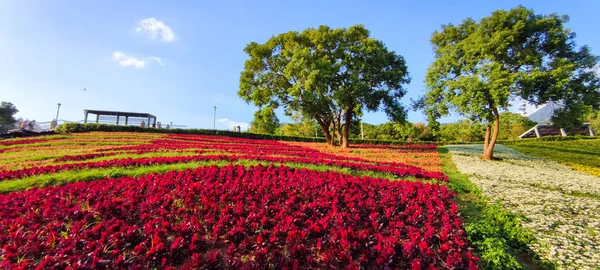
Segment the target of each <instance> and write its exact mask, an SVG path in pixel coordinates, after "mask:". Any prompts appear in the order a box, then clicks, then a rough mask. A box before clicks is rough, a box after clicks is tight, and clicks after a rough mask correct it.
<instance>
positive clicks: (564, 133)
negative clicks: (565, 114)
mask: <svg viewBox="0 0 600 270" xmlns="http://www.w3.org/2000/svg"><path fill="white" fill-rule="evenodd" d="M560 136H563V137H567V132H566V131H565V129H564V128H561V129H560Z"/></svg>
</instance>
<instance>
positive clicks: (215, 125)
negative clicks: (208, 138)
mask: <svg viewBox="0 0 600 270" xmlns="http://www.w3.org/2000/svg"><path fill="white" fill-rule="evenodd" d="M213 109H214V110H215V112H214V114H213V129H214V130H217V106H214V107H213Z"/></svg>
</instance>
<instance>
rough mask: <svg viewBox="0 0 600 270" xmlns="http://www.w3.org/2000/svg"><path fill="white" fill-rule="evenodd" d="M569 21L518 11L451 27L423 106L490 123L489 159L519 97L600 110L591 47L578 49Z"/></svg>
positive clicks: (445, 30) (437, 37)
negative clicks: (503, 115)
mask: <svg viewBox="0 0 600 270" xmlns="http://www.w3.org/2000/svg"><path fill="white" fill-rule="evenodd" d="M567 21H568V17H567V16H558V15H556V14H551V15H538V14H535V13H534V12H533V10H530V9H527V8H525V7H522V6H519V7H516V8H514V9H511V10H509V11H506V10H498V11H495V12H493V13H492V15H491V16H488V17H485V18H483V19H481V20H480V21H475V20H473V19H471V18H468V19H466V20H464V21H463V22H462V23H461V24H459V25H452V24H449V25H444V26H442V30H441V31H436V32H434V33H433V35H432V37H431V43H432V44H433V51H434V53H435V61H434V62H433V63H432V64H431V66H430V67H429V69H428V71H427V75H426V79H425V82H426V85H427V88H428V92H427V93H426V95H425V97H424V99H423V100H421V101H422V103H420V105H422V106H423V107H424V109H425V111H426V112H427V113H428V115H429V120H430V121H435V120H436V119H437V118H439V117H440V116H443V115H448V114H449V112H450V111H455V112H458V113H459V114H462V115H465V116H468V117H469V118H470V119H472V120H475V121H481V122H483V123H486V126H487V127H486V135H485V143H484V155H483V156H484V158H485V159H492V158H493V151H494V145H495V143H496V140H497V138H498V131H499V129H500V113H499V110H500V109H507V108H508V107H509V105H510V101H511V100H512V99H513V98H516V97H520V98H521V99H523V100H525V101H528V102H529V103H531V104H536V105H537V104H543V103H546V102H548V101H558V100H562V101H565V103H566V104H567V106H575V105H576V104H582V103H583V104H585V105H593V106H598V105H599V103H600V92H599V90H598V78H597V77H596V76H595V74H594V72H593V67H594V66H595V65H596V63H597V62H598V58H597V57H596V56H593V55H591V53H590V50H589V48H588V47H586V46H584V47H581V48H577V47H576V45H575V42H574V38H575V34H574V33H573V32H571V30H569V29H567V28H565V27H564V23H566V22H567Z"/></svg>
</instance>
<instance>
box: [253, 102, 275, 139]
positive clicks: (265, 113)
mask: <svg viewBox="0 0 600 270" xmlns="http://www.w3.org/2000/svg"><path fill="white" fill-rule="evenodd" d="M278 127H279V118H277V114H275V110H274V109H273V107H265V108H262V109H259V110H258V111H256V112H254V120H253V121H252V122H250V132H253V133H265V134H275V130H277V128H278Z"/></svg>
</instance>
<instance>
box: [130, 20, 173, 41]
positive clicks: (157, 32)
mask: <svg viewBox="0 0 600 270" xmlns="http://www.w3.org/2000/svg"><path fill="white" fill-rule="evenodd" d="M135 31H136V32H138V33H140V32H142V33H148V34H149V35H150V37H152V38H156V37H157V36H158V37H160V39H161V40H162V41H164V42H172V41H175V39H176V37H175V32H173V29H171V27H169V26H168V25H166V24H165V23H164V22H162V21H159V20H157V19H155V18H146V19H143V20H141V21H139V22H138V24H137V27H136V28H135Z"/></svg>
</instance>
